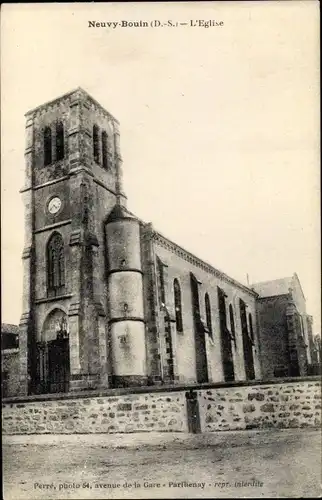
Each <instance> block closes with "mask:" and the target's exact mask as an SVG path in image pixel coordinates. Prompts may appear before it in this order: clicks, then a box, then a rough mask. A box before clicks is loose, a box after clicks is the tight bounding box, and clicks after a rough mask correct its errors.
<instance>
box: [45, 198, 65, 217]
mask: <svg viewBox="0 0 322 500" xmlns="http://www.w3.org/2000/svg"><path fill="white" fill-rule="evenodd" d="M61 205H62V202H61V199H60V198H59V197H58V196H55V197H54V198H52V199H51V200H50V202H49V203H48V206H47V208H48V212H49V213H51V214H57V212H58V211H59V210H60V207H61Z"/></svg>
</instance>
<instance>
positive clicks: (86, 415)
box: [2, 377, 321, 434]
mask: <svg viewBox="0 0 322 500" xmlns="http://www.w3.org/2000/svg"><path fill="white" fill-rule="evenodd" d="M320 425H321V380H320V378H319V377H306V378H301V379H300V378H297V379H287V380H275V381H270V382H266V383H263V382H258V381H257V382H256V381H253V382H251V383H250V384H246V383H245V382H237V383H235V384H231V383H229V384H227V383H226V384H225V383H222V384H204V385H202V386H182V387H181V386H180V388H179V387H176V386H169V387H165V386H159V387H144V388H142V387H140V388H136V389H113V390H110V391H104V393H101V394H99V393H97V394H96V393H94V391H93V392H88V391H86V393H85V392H84V393H77V394H73V393H68V394H50V395H42V396H40V395H39V396H26V397H23V398H22V397H21V398H10V399H9V398H7V399H4V400H3V404H2V428H3V434H48V433H49V434H72V433H75V434H76V433H77V434H88V433H129V432H151V431H168V432H192V433H198V432H215V431H226V430H239V429H240V430H243V429H264V428H268V427H277V428H289V427H293V428H294V427H295V428H296V427H298V428H300V427H319V426H320Z"/></svg>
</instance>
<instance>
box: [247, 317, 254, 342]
mask: <svg viewBox="0 0 322 500" xmlns="http://www.w3.org/2000/svg"><path fill="white" fill-rule="evenodd" d="M248 321H249V334H250V338H251V341H252V342H253V343H254V330H253V319H252V315H251V313H249V314H248Z"/></svg>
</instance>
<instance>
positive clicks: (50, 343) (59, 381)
mask: <svg viewBox="0 0 322 500" xmlns="http://www.w3.org/2000/svg"><path fill="white" fill-rule="evenodd" d="M43 338H44V340H43V341H41V342H37V344H36V362H37V375H36V384H35V392H36V393H37V394H48V393H58V392H67V391H68V389H69V374H70V360H69V338H68V324H67V317H66V314H65V313H64V312H63V311H61V310H60V309H55V310H54V311H53V312H52V313H51V314H50V315H49V316H48V317H47V318H46V321H45V323H44V328H43Z"/></svg>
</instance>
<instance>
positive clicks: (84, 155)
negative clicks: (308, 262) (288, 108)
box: [15, 88, 309, 395]
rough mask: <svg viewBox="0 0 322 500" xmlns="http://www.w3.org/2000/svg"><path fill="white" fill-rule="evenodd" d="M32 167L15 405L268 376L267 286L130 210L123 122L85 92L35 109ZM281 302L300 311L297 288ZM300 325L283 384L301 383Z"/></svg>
mask: <svg viewBox="0 0 322 500" xmlns="http://www.w3.org/2000/svg"><path fill="white" fill-rule="evenodd" d="M25 161H26V174H25V185H24V187H23V189H22V190H21V193H22V196H23V199H24V207H25V246H24V251H23V256H22V258H23V264H24V271H23V272H24V278H23V280H24V281H23V311H22V312H23V314H22V317H21V321H20V325H19V354H18V358H17V359H18V360H19V361H18V363H17V368H18V369H17V373H19V383H18V384H16V389H15V393H16V394H17V395H18V394H20V395H25V394H40V393H51V392H66V391H79V390H84V389H99V388H110V387H128V386H140V385H155V384H185V383H187V384H188V383H196V384H202V383H207V382H209V383H211V382H233V381H235V380H236V381H237V380H253V379H261V378H263V377H265V373H263V366H264V370H265V369H266V365H265V364H264V365H263V363H262V361H261V359H262V358H263V357H264V358H265V357H266V353H265V352H262V351H261V344H262V345H264V346H265V349H266V348H267V349H268V348H269V343H268V342H266V343H265V339H264V340H263V339H262V338H261V333H262V332H264V333H263V334H264V335H266V336H267V335H268V337H269V336H270V335H271V333H270V332H271V331H272V328H268V329H267V328H266V327H265V325H266V326H267V317H266V316H265V314H266V315H267V308H266V309H265V304H266V303H267V301H266V302H265V300H264V298H263V297H262V298H261V296H260V293H261V290H260V287H257V289H256V285H254V286H253V287H248V286H245V285H243V284H241V283H239V282H238V281H236V280H234V279H233V278H231V277H229V276H227V275H226V274H224V273H222V272H220V271H218V270H217V269H215V268H214V267H212V266H211V265H209V264H207V263H206V262H204V261H202V260H201V259H199V258H198V257H196V256H194V255H192V254H191V253H189V252H188V251H187V250H185V249H183V248H181V247H180V246H178V245H177V244H176V243H174V242H172V241H170V240H169V239H167V238H166V237H165V236H163V235H162V234H160V233H159V232H158V231H156V230H155V229H154V228H153V226H152V225H151V224H150V223H145V222H144V221H142V220H140V219H138V218H137V217H136V216H135V215H134V214H132V213H131V212H130V210H129V209H128V208H127V198H126V195H125V193H124V191H123V183H122V157H121V151H120V134H119V123H118V121H117V120H116V119H115V118H114V117H113V116H112V115H111V114H110V113H109V112H107V111H106V110H105V109H104V108H103V107H102V106H101V105H100V104H99V103H98V102H97V101H96V100H95V99H93V98H92V97H91V96H90V95H89V94H88V93H87V92H85V91H84V90H82V89H81V88H78V89H76V90H74V91H72V92H70V93H68V94H65V95H63V96H61V97H59V98H57V99H55V100H53V101H51V102H49V103H46V104H43V105H41V106H39V107H37V108H36V109H33V110H32V111H29V112H28V113H27V114H26V146H25ZM272 283H273V282H272ZM286 295H287V297H288V298H287V299H285V300H286V306H287V307H288V313H289V315H290V314H291V315H292V311H293V309H292V307H293V306H292V304H293V305H294V307H295V312H296V313H297V308H296V303H295V302H296V301H295V302H294V300H293V298H292V288H291V286H290V287H289V288H287V290H286ZM270 297H271V295H270ZM267 307H268V308H270V310H272V304H271V303H268V306H267ZM290 311H291V313H290ZM293 312H294V311H293ZM302 312H303V311H302ZM285 314H286V313H285ZM303 314H306V312H305V311H304V312H303ZM271 317H272V316H271ZM273 317H274V315H273ZM285 318H286V316H285ZM261 321H264V327H263V328H261ZM265 321H266V323H265ZM285 321H286V320H285ZM283 324H284V323H283ZM285 324H286V323H285ZM289 324H290V323H289ZM307 324H309V321H308V322H307ZM293 326H294V325H293ZM265 328H266V329H265ZM294 328H295V327H294ZM298 328H300V329H302V330H301V331H300V330H299V331H298V332H297V331H295V333H294V336H293V337H292V338H293V340H294V339H295V338H296V339H297V335H298V336H299V339H300V338H301V339H302V340H301V341H300V340H298V341H297V340H295V343H294V342H293V344H294V346H293V351H292V353H293V354H292V355H293V357H292V356H290V345H288V344H287V343H288V340H287V339H286V341H285V342H286V344H287V345H286V348H285V349H286V351H287V352H286V355H285V356H286V357H285V360H284V361H283V360H280V361H279V363H282V364H283V363H284V364H285V366H284V365H283V366H282V368H283V369H284V372H283V374H284V375H292V374H293V375H302V374H305V370H306V364H307V362H308V358H307V352H308V345H309V341H308V338H307V339H306V340H305V335H306V337H308V333H307V331H306V330H305V331H304V329H303V328H302V323H300V324H299V325H298ZM273 330H274V327H273ZM305 332H306V333H305ZM283 335H284V334H283ZM265 338H266V337H265ZM271 340H272V339H271ZM272 344H273V345H275V343H274V341H273V342H272ZM274 359H275V358H274V356H273V358H272V360H271V362H270V366H269V367H268V368H269V369H270V368H272V366H273V365H274ZM290 367H292V369H293V372H292V373H291V372H290ZM280 368H281V367H280ZM275 375H276V374H275ZM270 376H274V373H270Z"/></svg>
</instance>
